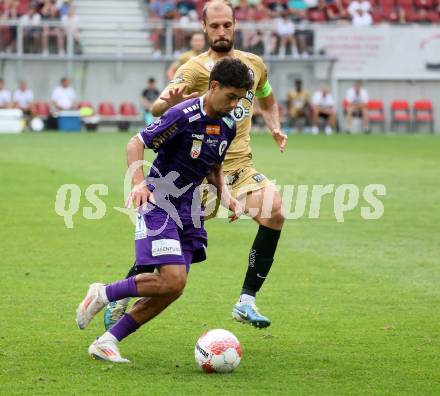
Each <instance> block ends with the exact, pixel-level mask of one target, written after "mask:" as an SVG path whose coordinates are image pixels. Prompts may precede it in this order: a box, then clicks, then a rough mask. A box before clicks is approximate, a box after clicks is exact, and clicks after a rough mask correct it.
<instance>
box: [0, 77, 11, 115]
mask: <svg viewBox="0 0 440 396" xmlns="http://www.w3.org/2000/svg"><path fill="white" fill-rule="evenodd" d="M11 99H12V98H11V92H10V91H9V90H8V89H6V87H5V80H3V78H0V109H7V108H8V107H11V104H12V100H11Z"/></svg>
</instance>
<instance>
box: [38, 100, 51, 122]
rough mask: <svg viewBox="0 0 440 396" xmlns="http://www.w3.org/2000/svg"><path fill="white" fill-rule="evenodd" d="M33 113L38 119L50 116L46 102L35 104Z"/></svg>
mask: <svg viewBox="0 0 440 396" xmlns="http://www.w3.org/2000/svg"><path fill="white" fill-rule="evenodd" d="M35 111H36V112H37V115H38V117H41V118H47V117H49V115H50V105H49V103H47V102H35Z"/></svg>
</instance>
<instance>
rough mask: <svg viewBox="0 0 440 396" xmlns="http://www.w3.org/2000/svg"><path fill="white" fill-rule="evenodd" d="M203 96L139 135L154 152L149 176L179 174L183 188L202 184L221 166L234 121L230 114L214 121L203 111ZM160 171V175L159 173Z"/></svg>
mask: <svg viewBox="0 0 440 396" xmlns="http://www.w3.org/2000/svg"><path fill="white" fill-rule="evenodd" d="M203 100H204V97H200V98H195V99H190V100H187V101H185V102H182V103H180V104H178V105H176V106H174V107H172V108H170V109H169V110H168V111H167V112H166V113H165V114H164V115H163V116H162V117H160V118H159V119H158V120H156V121H155V122H153V123H152V124H150V125H148V126H147V127H146V128H144V129H143V130H142V131H141V132H140V133H139V135H138V137H139V139H141V140H142V142H143V143H144V145H145V146H146V147H148V148H150V149H152V150H154V151H155V152H157V157H156V159H155V160H154V162H153V165H154V166H153V167H152V169H151V170H150V173H149V175H148V176H149V177H165V176H166V175H167V174H168V173H169V172H172V171H174V172H177V174H178V175H179V176H178V178H176V179H175V181H174V184H175V186H176V187H178V188H180V187H183V186H186V185H188V184H190V183H192V186H193V187H196V186H198V185H200V184H201V183H202V181H203V179H204V178H205V177H206V176H207V175H208V174H209V173H210V172H211V170H212V166H213V165H214V164H221V163H222V162H223V160H224V158H225V154H226V151H227V149H228V147H229V145H230V144H231V141H232V140H233V139H234V137H235V134H236V126H235V121H234V119H233V118H232V117H231V116H230V115H227V116H225V117H222V118H211V117H209V116H208V115H207V114H206V113H205V112H204V110H203ZM158 172H159V173H160V174H158Z"/></svg>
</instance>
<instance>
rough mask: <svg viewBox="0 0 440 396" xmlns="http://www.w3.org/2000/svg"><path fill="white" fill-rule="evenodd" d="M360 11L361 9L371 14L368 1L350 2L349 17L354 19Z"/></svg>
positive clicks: (355, 0)
mask: <svg viewBox="0 0 440 396" xmlns="http://www.w3.org/2000/svg"><path fill="white" fill-rule="evenodd" d="M359 9H361V10H362V11H364V12H370V10H371V4H370V2H369V1H366V0H363V1H358V0H354V1H352V2H350V4H349V6H348V8H347V11H348V13H349V15H350V16H351V17H352V18H353V17H354V15H355V14H356V13H357V11H358V10H359Z"/></svg>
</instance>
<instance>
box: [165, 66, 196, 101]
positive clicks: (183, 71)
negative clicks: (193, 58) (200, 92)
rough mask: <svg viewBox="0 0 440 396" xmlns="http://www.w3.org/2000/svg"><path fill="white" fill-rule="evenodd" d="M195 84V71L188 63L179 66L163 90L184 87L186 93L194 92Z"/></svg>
mask: <svg viewBox="0 0 440 396" xmlns="http://www.w3.org/2000/svg"><path fill="white" fill-rule="evenodd" d="M196 84H197V76H196V70H195V68H194V67H191V65H188V62H187V63H185V64H183V65H182V66H180V67H179V68H178V69H177V71H176V73H175V75H174V77H173V79H172V80H171V81H170V82H169V83H168V85H167V86H166V88H165V89H171V88H177V87H180V86H182V85H186V86H187V88H186V92H187V93H192V92H195V86H196Z"/></svg>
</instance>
